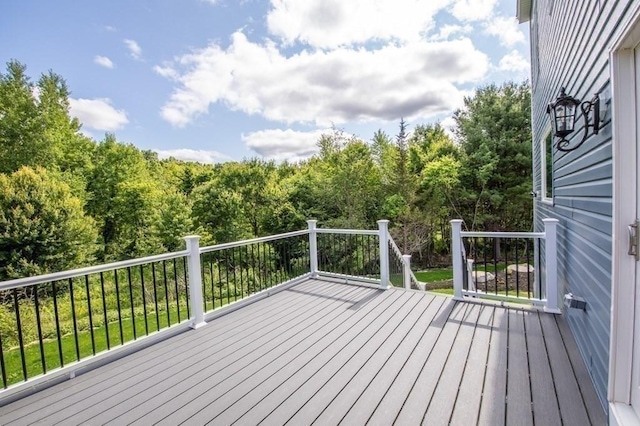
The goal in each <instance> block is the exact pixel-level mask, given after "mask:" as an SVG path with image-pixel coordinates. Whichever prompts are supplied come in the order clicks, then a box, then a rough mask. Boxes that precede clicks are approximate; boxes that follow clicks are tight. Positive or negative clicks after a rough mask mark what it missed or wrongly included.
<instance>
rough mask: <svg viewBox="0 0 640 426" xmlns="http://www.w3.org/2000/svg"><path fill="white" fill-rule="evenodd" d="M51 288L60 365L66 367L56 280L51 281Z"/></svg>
mask: <svg viewBox="0 0 640 426" xmlns="http://www.w3.org/2000/svg"><path fill="white" fill-rule="evenodd" d="M51 290H52V291H53V315H54V318H55V321H56V337H57V338H58V355H59V357H60V367H64V354H63V353H62V335H61V333H60V318H59V317H58V289H57V288H56V282H55V281H52V282H51Z"/></svg>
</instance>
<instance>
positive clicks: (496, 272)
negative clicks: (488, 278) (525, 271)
mask: <svg viewBox="0 0 640 426" xmlns="http://www.w3.org/2000/svg"><path fill="white" fill-rule="evenodd" d="M496 242H497V243H498V248H497V249H494V251H493V252H494V255H493V273H494V274H495V276H494V277H493V281H494V282H495V286H496V289H497V288H498V253H499V252H500V239H499V238H494V247H495V245H496ZM504 272H505V275H504V277H505V278H504V279H505V282H506V288H507V291H509V276H508V275H507V271H504ZM507 294H508V293H507Z"/></svg>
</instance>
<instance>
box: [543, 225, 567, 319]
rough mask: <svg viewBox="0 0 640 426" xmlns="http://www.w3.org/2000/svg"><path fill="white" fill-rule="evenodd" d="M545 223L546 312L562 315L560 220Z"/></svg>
mask: <svg viewBox="0 0 640 426" xmlns="http://www.w3.org/2000/svg"><path fill="white" fill-rule="evenodd" d="M542 221H543V222H544V234H545V236H544V240H545V243H544V270H545V274H544V275H545V296H546V299H547V304H546V305H545V307H544V310H545V311H546V312H549V313H553V314H561V313H562V309H561V306H560V298H559V297H558V238H557V235H558V222H559V221H558V219H542Z"/></svg>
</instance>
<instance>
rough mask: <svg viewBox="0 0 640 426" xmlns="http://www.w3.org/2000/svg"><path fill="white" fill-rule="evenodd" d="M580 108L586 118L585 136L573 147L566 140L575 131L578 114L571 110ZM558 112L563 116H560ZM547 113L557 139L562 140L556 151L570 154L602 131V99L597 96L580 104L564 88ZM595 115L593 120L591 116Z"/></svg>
mask: <svg viewBox="0 0 640 426" xmlns="http://www.w3.org/2000/svg"><path fill="white" fill-rule="evenodd" d="M578 105H579V106H580V110H581V111H582V116H583V117H584V134H583V136H582V139H581V140H580V142H578V143H577V144H575V145H573V146H571V142H570V141H569V140H568V139H567V138H566V137H567V136H569V135H570V134H571V133H573V131H574V126H575V120H576V118H577V117H576V114H575V112H573V111H574V110H573V109H571V108H572V107H573V108H575V107H577V106H578ZM558 112H560V113H561V114H560V115H558ZM547 113H548V114H550V115H551V124H552V127H553V129H554V134H555V136H556V137H558V138H560V140H558V141H557V142H556V149H557V150H558V151H562V152H569V151H573V150H575V149H578V148H579V147H580V146H581V145H582V144H583V143H584V142H585V141H586V140H587V138H588V137H589V136H590V133H589V129H592V130H591V134H594V135H597V134H598V131H599V130H600V97H599V96H598V95H595V96H594V97H593V98H592V99H591V100H590V101H584V102H582V103H581V102H580V101H579V100H578V99H575V98H573V97H571V96H568V95H566V94H565V91H564V87H563V88H562V89H561V90H560V95H559V96H558V98H557V99H556V101H555V102H552V103H550V104H549V106H548V107H547ZM591 115H593V118H590V116H591Z"/></svg>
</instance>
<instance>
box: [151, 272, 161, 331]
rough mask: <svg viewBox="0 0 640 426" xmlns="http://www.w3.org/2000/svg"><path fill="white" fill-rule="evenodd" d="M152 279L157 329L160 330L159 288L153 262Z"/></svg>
mask: <svg viewBox="0 0 640 426" xmlns="http://www.w3.org/2000/svg"><path fill="white" fill-rule="evenodd" d="M151 279H153V303H154V306H155V308H156V330H157V331H160V311H159V310H158V289H157V283H156V264H155V263H154V262H152V263H151Z"/></svg>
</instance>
